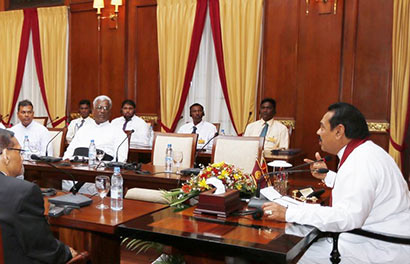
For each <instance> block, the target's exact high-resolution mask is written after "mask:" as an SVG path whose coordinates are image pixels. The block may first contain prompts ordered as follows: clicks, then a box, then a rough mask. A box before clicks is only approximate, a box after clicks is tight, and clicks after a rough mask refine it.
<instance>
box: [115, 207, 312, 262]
mask: <svg viewBox="0 0 410 264" xmlns="http://www.w3.org/2000/svg"><path fill="white" fill-rule="evenodd" d="M193 210H194V207H191V208H188V209H185V210H184V211H182V212H174V208H171V207H170V208H166V209H163V210H160V211H157V212H154V213H150V214H148V215H145V216H142V217H139V218H137V219H134V220H131V221H129V222H126V223H124V224H121V225H120V226H119V227H118V232H119V234H120V235H122V236H133V237H136V238H139V239H143V240H150V241H157V242H160V243H163V244H167V245H172V247H176V248H178V249H180V250H182V251H184V252H189V254H192V255H196V256H209V257H210V258H213V259H219V260H221V259H222V260H223V257H224V256H233V257H238V258H241V259H246V260H248V261H251V263H272V262H274V263H287V262H288V261H290V260H292V259H294V258H295V257H296V256H297V255H298V254H300V253H301V252H302V251H303V250H304V249H305V248H307V246H308V245H309V244H310V242H312V240H313V239H314V238H316V237H317V235H318V234H319V231H318V230H317V229H315V228H312V227H307V226H301V225H296V224H290V223H279V222H275V221H265V220H253V219H252V217H251V216H241V217H239V216H230V217H228V218H227V219H225V220H224V219H218V218H216V217H214V216H201V217H199V218H197V217H196V216H194V214H193ZM295 231H298V232H301V234H300V236H298V235H295V233H294V232H295ZM221 257H222V258H221Z"/></svg>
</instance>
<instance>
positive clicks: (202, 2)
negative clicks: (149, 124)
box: [160, 0, 207, 133]
mask: <svg viewBox="0 0 410 264" xmlns="http://www.w3.org/2000/svg"><path fill="white" fill-rule="evenodd" d="M206 7H207V0H198V1H197V6H196V14H195V21H194V28H193V30H192V39H191V46H190V48H189V56H188V63H187V68H186V71H185V78H184V84H183V90H182V95H181V101H180V103H179V107H178V112H177V115H176V116H175V119H174V121H173V122H172V126H171V128H168V127H166V126H165V125H164V124H163V123H162V122H160V124H161V126H162V127H163V128H164V130H165V131H166V132H168V133H169V132H174V131H175V129H176V127H177V124H178V121H179V119H180V116H181V113H182V111H183V110H184V105H185V101H186V98H187V96H188V92H189V84H190V82H191V80H192V75H193V73H194V69H195V64H196V59H197V57H198V52H199V45H200V43H201V38H202V32H203V30H204V25H205V15H206Z"/></svg>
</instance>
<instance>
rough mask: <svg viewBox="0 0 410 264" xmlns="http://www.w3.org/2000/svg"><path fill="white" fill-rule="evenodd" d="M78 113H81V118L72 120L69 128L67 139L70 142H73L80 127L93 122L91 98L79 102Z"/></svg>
mask: <svg viewBox="0 0 410 264" xmlns="http://www.w3.org/2000/svg"><path fill="white" fill-rule="evenodd" d="M78 113H79V114H80V118H77V119H74V120H71V122H70V124H69V125H68V129H67V136H66V140H67V142H68V143H71V141H72V140H73V138H74V136H75V134H76V133H77V131H78V130H80V128H82V127H83V126H84V125H85V124H88V123H91V122H93V119H92V118H91V117H90V113H91V103H90V100H85V99H84V100H81V101H80V103H78Z"/></svg>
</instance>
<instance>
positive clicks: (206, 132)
mask: <svg viewBox="0 0 410 264" xmlns="http://www.w3.org/2000/svg"><path fill="white" fill-rule="evenodd" d="M193 128H194V122H189V123H186V124H185V125H183V126H181V127H180V128H179V129H178V132H177V133H180V134H191V133H192V130H193ZM216 132H217V131H216V127H215V126H214V125H213V124H211V123H209V122H206V121H204V120H202V121H201V122H200V123H199V124H197V125H196V133H197V134H198V143H197V145H196V148H197V149H200V148H202V147H203V146H204V144H205V143H206V142H208V141H209V140H210V139H211V138H212V137H213V136H215V133H216ZM212 144H213V140H212V141H211V142H209V143H208V145H207V146H206V148H208V149H211V148H212Z"/></svg>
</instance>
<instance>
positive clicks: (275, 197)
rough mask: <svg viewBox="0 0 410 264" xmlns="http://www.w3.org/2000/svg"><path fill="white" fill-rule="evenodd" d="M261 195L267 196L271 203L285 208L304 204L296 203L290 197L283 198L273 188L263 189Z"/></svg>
mask: <svg viewBox="0 0 410 264" xmlns="http://www.w3.org/2000/svg"><path fill="white" fill-rule="evenodd" d="M261 194H263V196H265V197H266V198H267V199H268V200H269V201H271V202H275V203H277V204H279V205H282V206H284V207H288V206H296V205H300V204H303V203H302V202H299V201H296V200H294V199H292V198H290V197H289V196H282V195H281V194H280V193H279V192H278V191H276V190H275V189H274V188H273V187H272V186H269V187H266V188H263V189H262V190H261Z"/></svg>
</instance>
